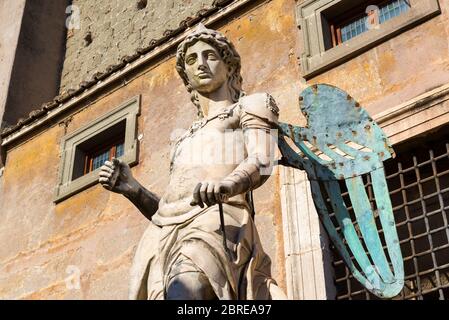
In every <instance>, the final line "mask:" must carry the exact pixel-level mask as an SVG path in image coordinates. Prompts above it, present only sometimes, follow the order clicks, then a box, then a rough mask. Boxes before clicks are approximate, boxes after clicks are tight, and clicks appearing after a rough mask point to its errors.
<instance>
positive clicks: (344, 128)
mask: <svg viewBox="0 0 449 320" xmlns="http://www.w3.org/2000/svg"><path fill="white" fill-rule="evenodd" d="M300 108H301V112H302V113H303V114H304V115H305V116H306V118H307V127H305V128H303V127H298V126H292V125H290V124H286V123H280V125H279V128H280V135H279V148H280V150H281V153H282V155H283V162H282V164H285V165H289V166H292V167H296V168H299V169H302V170H305V171H306V172H307V175H308V178H309V180H310V183H311V188H312V195H313V199H314V203H315V206H316V208H317V211H318V213H319V215H320V218H321V221H322V223H323V225H324V226H325V228H326V230H327V232H328V234H329V236H330V238H331V239H332V241H333V243H334V245H335V247H336V248H337V250H338V251H339V253H340V255H341V256H342V258H343V260H344V261H345V263H346V265H347V266H348V268H349V269H350V270H351V272H352V273H353V275H354V277H355V278H356V279H357V280H358V281H359V282H361V283H362V284H363V285H364V286H365V287H366V288H367V289H368V290H370V291H371V292H372V293H374V294H375V295H377V296H379V297H382V298H389V297H394V296H395V295H397V294H398V293H399V292H400V291H401V290H402V287H403V285H404V267H403V260H402V254H401V249H400V245H399V240H398V235H397V231H396V226H395V222H394V216H393V210H392V206H391V201H390V197H389V193H388V187H387V182H386V179H385V173H384V171H383V161H385V160H387V159H389V158H391V157H392V156H393V155H394V151H393V149H392V148H391V146H390V144H389V142H388V140H387V137H386V136H385V134H384V132H383V131H382V129H381V128H380V127H379V126H378V125H377V124H376V122H374V120H373V119H372V118H371V117H370V116H369V115H368V113H367V112H366V111H365V110H364V109H363V108H362V107H361V106H360V105H359V104H358V103H357V102H356V101H354V99H353V98H352V97H351V96H350V95H348V94H347V93H346V92H344V91H343V90H340V89H339V88H336V87H334V86H330V85H325V84H319V85H314V86H311V87H309V88H307V89H305V90H304V91H303V92H302V93H301V95H300ZM285 137H289V138H290V139H291V140H292V141H293V143H294V144H295V145H296V146H297V148H298V149H299V150H300V153H297V152H296V151H294V150H293V149H292V148H291V147H290V145H289V144H288V143H287V142H286V140H285ZM306 142H307V144H306ZM368 174H369V175H370V176H371V181H372V186H373V191H374V196H375V201H376V207H377V214H378V215H379V218H380V222H381V225H382V230H383V233H384V238H385V242H386V248H387V252H388V256H389V258H390V261H389V260H388V258H387V255H386V253H385V251H384V249H383V246H382V242H381V240H380V237H379V231H378V230H377V227H376V222H375V215H374V212H373V210H372V208H371V204H370V201H369V198H368V196H367V194H366V190H365V186H364V183H363V180H362V175H368ZM338 180H343V181H344V182H345V184H346V187H347V189H348V193H349V197H350V201H351V205H352V208H353V210H354V213H355V217H356V221H357V224H358V227H359V230H360V233H361V238H362V239H360V237H359V235H358V234H357V231H356V228H355V226H354V224H353V221H352V219H351V217H350V214H349V212H348V208H347V207H346V205H345V202H344V199H343V197H342V192H341V189H340V185H339V182H338ZM320 182H321V184H322V185H323V188H322V187H320ZM326 199H329V200H330V204H331V207H332V210H333V211H334V213H335V217H336V220H337V222H338V225H339V226H340V228H341V233H342V236H341V235H340V234H339V233H338V232H337V229H336V226H335V225H334V224H333V222H332V220H331V218H330V215H329V212H328V209H327V206H326ZM363 243H364V244H365V246H366V248H367V251H368V253H369V255H367V252H366V251H365V249H364V246H363ZM351 254H352V256H353V257H354V258H355V261H356V263H354V262H353V261H352V260H351ZM370 258H371V259H370ZM390 265H391V266H392V269H391V267H390Z"/></svg>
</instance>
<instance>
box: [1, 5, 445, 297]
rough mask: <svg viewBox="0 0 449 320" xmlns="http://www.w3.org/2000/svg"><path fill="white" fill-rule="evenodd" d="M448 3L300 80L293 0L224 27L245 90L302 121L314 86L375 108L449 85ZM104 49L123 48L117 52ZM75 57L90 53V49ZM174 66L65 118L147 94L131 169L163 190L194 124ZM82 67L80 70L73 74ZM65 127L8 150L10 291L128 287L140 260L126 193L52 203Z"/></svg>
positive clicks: (270, 235) (261, 221) (264, 221)
mask: <svg viewBox="0 0 449 320" xmlns="http://www.w3.org/2000/svg"><path fill="white" fill-rule="evenodd" d="M111 3H115V2H111ZM440 4H441V6H442V11H443V14H442V15H440V16H438V17H436V18H433V19H432V20H430V21H428V22H426V23H424V24H422V25H420V26H417V27H415V28H414V29H412V30H410V31H407V32H405V33H403V34H401V35H399V36H397V37H395V38H393V39H391V40H389V41H387V42H385V43H383V44H381V45H379V46H377V47H376V48H374V49H372V50H370V51H368V52H366V53H363V54H361V55H360V56H358V57H357V58H355V59H353V60H351V61H348V62H347V63H345V64H343V65H340V66H338V67H335V68H334V69H332V70H330V71H329V72H327V73H325V74H323V75H320V76H317V77H315V78H313V79H311V80H310V81H308V83H306V82H305V81H302V80H301V77H300V69H299V66H298V60H297V57H298V56H299V53H300V47H301V45H302V43H301V36H300V32H299V31H298V29H297V28H296V25H295V17H294V12H295V10H294V9H295V1H294V0H272V1H269V2H267V3H265V4H263V5H261V6H260V7H256V8H254V9H252V10H251V11H249V12H247V13H244V14H243V15H241V16H239V17H237V19H235V20H232V21H231V22H229V23H228V24H225V26H224V27H222V28H221V30H222V31H223V32H225V33H226V34H227V35H228V36H229V38H230V39H231V40H232V41H233V42H234V43H235V45H236V47H237V49H238V50H239V52H240V54H241V56H242V63H243V70H242V73H243V77H244V87H245V90H246V91H247V92H248V93H252V92H256V91H267V92H270V93H271V94H272V95H273V96H274V98H275V99H276V100H277V102H278V104H279V106H280V109H281V121H286V122H291V123H302V124H304V120H303V119H302V118H301V117H300V115H299V110H298V108H297V94H298V92H299V90H300V88H302V87H304V86H305V85H308V84H312V83H317V82H327V83H330V84H334V85H337V86H339V87H341V88H342V89H344V90H347V91H348V92H350V93H351V95H352V96H354V97H355V98H356V99H357V100H359V101H360V102H361V104H362V105H364V106H366V107H367V108H368V110H369V111H370V112H371V113H378V112H381V111H384V110H385V109H386V108H391V107H394V106H396V105H397V104H399V103H402V102H404V101H406V100H409V99H412V98H413V97H415V96H416V95H418V94H420V93H422V92H425V91H428V90H430V89H431V88H434V87H436V86H439V85H441V84H443V83H447V82H448V77H449V76H448V75H449V73H448V68H449V55H448V53H449V52H448V35H449V26H448V24H447V20H448V13H449V3H447V2H446V1H440ZM73 37H75V35H74V36H73ZM92 44H93V43H92ZM92 44H91V45H92ZM80 54H81V53H80ZM107 55H108V56H111V57H116V55H115V54H113V53H110V54H107ZM73 59H75V58H73ZM77 59H79V60H85V59H84V56H83V57H81V56H80V57H79V58H77ZM100 60H101V59H100ZM72 61H75V60H72ZM76 61H77V63H78V62H79V61H78V60H76ZM80 63H81V62H80ZM174 63H175V61H174V58H173V57H171V58H169V59H168V60H165V61H162V62H161V63H160V64H158V65H157V66H153V67H149V68H148V71H147V72H146V73H144V74H143V75H141V76H140V77H138V78H136V79H134V80H132V81H131V82H129V83H128V84H127V85H125V86H124V87H122V88H119V89H118V90H115V91H112V92H110V93H109V94H107V95H106V96H105V97H103V98H101V99H99V100H98V101H95V102H93V103H92V104H90V105H89V106H86V108H85V109H84V110H82V111H80V112H78V113H77V114H75V115H74V116H73V119H72V121H71V122H70V123H69V125H68V127H67V132H72V131H73V130H76V129H77V128H79V127H81V126H83V125H84V124H85V123H87V122H88V121H90V120H91V119H93V118H95V117H97V116H100V115H102V114H104V113H105V112H107V111H108V110H110V109H111V108H113V107H114V106H117V105H118V104H120V103H122V102H123V101H125V100H127V99H129V98H131V97H133V96H135V95H137V94H141V95H142V115H141V116H140V118H139V133H142V134H143V140H142V141H141V145H140V147H141V148H140V150H141V153H140V157H139V159H140V163H139V164H138V165H137V166H136V167H134V168H133V172H134V174H135V175H136V176H137V177H138V179H139V180H140V181H142V183H144V184H145V185H146V186H147V187H148V188H149V189H151V190H153V191H155V192H156V193H159V194H160V193H162V191H163V189H164V187H165V186H166V184H167V181H168V165H169V158H168V157H169V149H170V140H169V138H170V134H171V132H172V131H173V130H174V129H176V128H187V127H188V126H189V125H190V123H191V121H192V120H193V119H194V116H195V110H194V107H193V106H192V105H191V103H190V101H189V97H188V94H187V93H186V91H185V88H184V87H183V85H182V83H181V81H180V79H179V78H178V76H177V74H176V72H175V70H174ZM81 64H82V63H81ZM87 69H88V68H87V67H86V70H87ZM80 73H82V72H80V69H78V70H76V71H75V72H74V73H73V76H77V74H80ZM73 81H74V82H77V81H78V80H77V81H75V80H73ZM64 130H65V129H64V127H60V126H53V127H51V128H49V129H48V130H46V131H45V132H43V133H40V134H39V135H36V136H35V137H34V138H32V139H30V140H29V141H27V142H25V143H24V144H22V145H20V146H18V147H16V148H14V149H12V150H10V151H9V153H8V158H7V163H6V169H5V172H4V174H3V176H2V177H0V190H1V191H2V193H1V195H0V212H1V215H0V242H1V243H2V244H3V245H2V246H1V247H0V297H1V298H23V297H25V298H35V299H38V298H58V299H62V298H65V299H68V298H84V299H92V298H96V299H102V298H110V299H117V298H126V296H127V287H128V279H129V277H128V272H129V267H130V263H131V259H132V256H133V254H134V250H135V247H136V245H137V242H138V240H139V239H140V236H141V234H142V233H143V231H144V229H145V227H146V225H147V222H146V220H145V219H144V218H143V217H142V216H141V215H140V214H139V213H138V211H137V209H135V208H134V207H132V205H130V204H129V203H128V202H127V200H126V199H124V198H123V197H121V196H118V195H115V194H111V193H108V192H106V191H104V190H103V189H102V188H101V187H100V186H98V185H97V186H94V187H91V188H89V189H87V190H85V191H84V192H81V193H79V194H77V195H75V196H73V197H71V198H69V199H67V200H65V201H63V202H61V203H60V204H58V205H54V204H53V203H52V199H53V190H54V187H55V186H56V183H57V172H58V167H59V141H60V139H61V137H62V136H63V135H64V134H65V132H64ZM278 192H279V177H278V174H277V172H276V174H275V175H273V177H271V178H270V180H269V181H268V182H267V183H266V185H264V186H263V187H262V188H261V189H260V190H258V191H257V192H256V194H255V196H256V210H257V216H256V223H257V225H258V227H259V232H260V234H261V239H262V242H263V245H264V247H265V249H266V251H267V252H268V253H269V254H270V256H271V257H272V260H273V274H274V276H275V278H276V279H277V280H279V282H280V284H281V286H282V287H284V288H285V270H284V258H285V257H284V252H283V234H282V223H281V214H280V203H279V195H278ZM71 266H76V267H77V268H78V269H79V270H80V272H81V273H80V275H81V288H80V290H70V289H68V288H67V286H66V282H65V280H66V279H67V277H68V276H69V273H67V271H69V272H70V271H71V270H72V269H70V268H71ZM67 268H69V269H67Z"/></svg>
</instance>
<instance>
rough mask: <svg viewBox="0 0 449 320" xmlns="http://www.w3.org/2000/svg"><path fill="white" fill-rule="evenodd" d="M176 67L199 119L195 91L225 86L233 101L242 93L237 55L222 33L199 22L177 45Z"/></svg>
mask: <svg viewBox="0 0 449 320" xmlns="http://www.w3.org/2000/svg"><path fill="white" fill-rule="evenodd" d="M176 70H177V71H178V73H179V75H180V76H181V78H182V80H183V81H184V84H185V86H186V87H187V90H188V91H189V92H190V94H191V99H192V102H193V103H194V104H195V106H196V107H197V108H198V116H199V117H200V118H201V117H203V113H202V111H201V108H200V106H199V100H198V93H200V94H202V93H203V94H207V93H211V92H213V91H215V90H217V89H219V88H220V87H222V86H223V85H225V86H226V88H227V89H228V90H229V93H230V97H231V99H232V101H233V102H237V101H238V100H239V98H240V97H241V96H242V95H243V91H242V76H241V75H240V56H239V54H238V53H237V51H236V50H235V48H234V46H233V45H232V43H231V42H230V41H229V40H228V39H227V38H226V37H225V36H224V35H223V34H221V33H220V32H218V31H215V30H211V29H207V28H205V27H204V26H203V25H202V24H200V25H199V27H198V28H197V29H196V30H195V31H194V32H193V33H191V34H190V35H188V36H187V37H186V39H185V40H184V41H183V42H182V43H181V44H180V45H179V46H178V51H177V54H176Z"/></svg>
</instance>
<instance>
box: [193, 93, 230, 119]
mask: <svg viewBox="0 0 449 320" xmlns="http://www.w3.org/2000/svg"><path fill="white" fill-rule="evenodd" d="M198 99H199V103H200V106H201V111H202V112H203V115H204V116H205V117H209V116H210V115H215V114H217V113H219V112H221V111H222V110H223V109H224V108H226V107H229V106H230V105H232V104H233V103H234V102H233V100H232V98H231V93H230V92H229V89H228V88H227V86H225V85H224V86H222V87H221V88H220V89H218V90H215V91H214V92H211V93H198Z"/></svg>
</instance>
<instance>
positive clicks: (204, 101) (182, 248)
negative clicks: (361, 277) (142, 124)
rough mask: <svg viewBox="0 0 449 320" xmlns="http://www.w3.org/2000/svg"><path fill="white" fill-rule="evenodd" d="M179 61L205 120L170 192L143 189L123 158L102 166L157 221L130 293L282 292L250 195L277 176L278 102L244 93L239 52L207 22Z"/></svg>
mask: <svg viewBox="0 0 449 320" xmlns="http://www.w3.org/2000/svg"><path fill="white" fill-rule="evenodd" d="M176 59H177V61H176V69H177V71H178V73H179V75H180V76H181V78H182V80H183V82H184V84H185V86H186V88H187V90H188V92H189V93H190V95H191V100H192V102H193V104H194V106H195V107H196V108H197V112H198V120H197V121H195V122H194V123H193V124H192V126H191V127H190V129H189V130H188V131H187V132H186V133H185V134H183V135H182V136H180V137H179V138H178V140H177V141H176V143H175V145H174V148H173V150H172V156H171V159H172V160H171V166H170V180H169V185H168V186H167V188H166V192H165V194H164V195H163V196H162V197H161V198H159V197H158V196H157V195H155V194H153V193H152V192H150V191H148V190H147V189H145V187H143V186H142V185H141V184H140V183H139V182H138V181H137V180H136V179H135V178H134V177H133V176H132V174H131V170H130V168H129V166H128V165H127V164H126V163H124V162H122V161H120V160H118V159H113V161H107V162H106V163H105V164H104V165H103V166H102V168H101V172H100V178H99V182H100V183H101V184H102V185H103V186H104V187H105V188H106V189H108V190H110V191H113V192H117V193H120V194H123V195H124V196H125V197H127V198H128V199H129V200H130V201H131V202H132V203H133V204H134V205H135V206H136V207H137V208H138V209H139V210H140V211H141V212H142V213H143V214H144V215H145V216H146V217H147V218H148V219H149V220H151V222H150V226H149V227H148V229H147V231H146V232H145V233H144V235H143V237H142V239H141V241H140V243H139V246H138V248H137V251H136V254H135V258H134V261H133V266H132V270H131V285H130V298H131V299H192V300H209V299H242V300H249V299H251V300H252V299H284V298H285V295H284V293H283V292H282V290H280V288H279V287H278V286H277V284H276V282H275V280H273V279H272V277H271V270H270V269H271V261H270V258H269V257H268V255H267V254H266V253H265V252H264V251H263V248H262V245H261V242H260V239H259V235H258V233H257V230H256V226H255V224H254V221H253V217H252V214H251V213H252V203H251V201H250V197H249V193H250V191H252V190H254V189H256V188H258V187H260V186H261V185H262V184H263V183H264V182H265V181H266V180H267V179H268V177H269V175H270V173H271V169H272V165H273V161H272V159H273V154H272V153H273V149H274V148H273V147H272V141H273V140H274V141H275V140H276V139H277V137H276V135H275V134H274V133H273V129H276V127H277V125H276V124H277V121H278V115H279V109H278V107H277V106H276V103H275V101H274V99H273V98H272V97H271V96H270V95H269V94H266V93H256V94H251V95H246V94H245V93H244V92H243V91H242V77H241V75H240V56H239V54H238V53H237V51H236V49H235V48H234V46H233V45H232V43H231V42H230V41H229V40H228V39H227V38H226V37H225V36H224V35H223V34H221V33H220V32H217V31H214V30H210V29H207V28H205V27H204V26H203V25H200V26H199V27H198V28H197V29H196V30H195V31H193V32H192V33H191V34H190V35H188V36H187V37H186V39H185V40H184V41H183V42H182V43H181V44H180V45H179V47H178V50H177V56H176ZM220 209H221V210H222V212H221V214H222V216H221V218H222V219H220V212H219V211H220ZM220 220H222V222H223V223H224V225H223V226H222V225H220ZM222 227H223V228H224V230H222ZM223 231H225V234H224V235H225V239H224V241H223ZM154 239H157V240H158V243H155V242H154ZM223 243H225V245H224V244H223Z"/></svg>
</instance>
